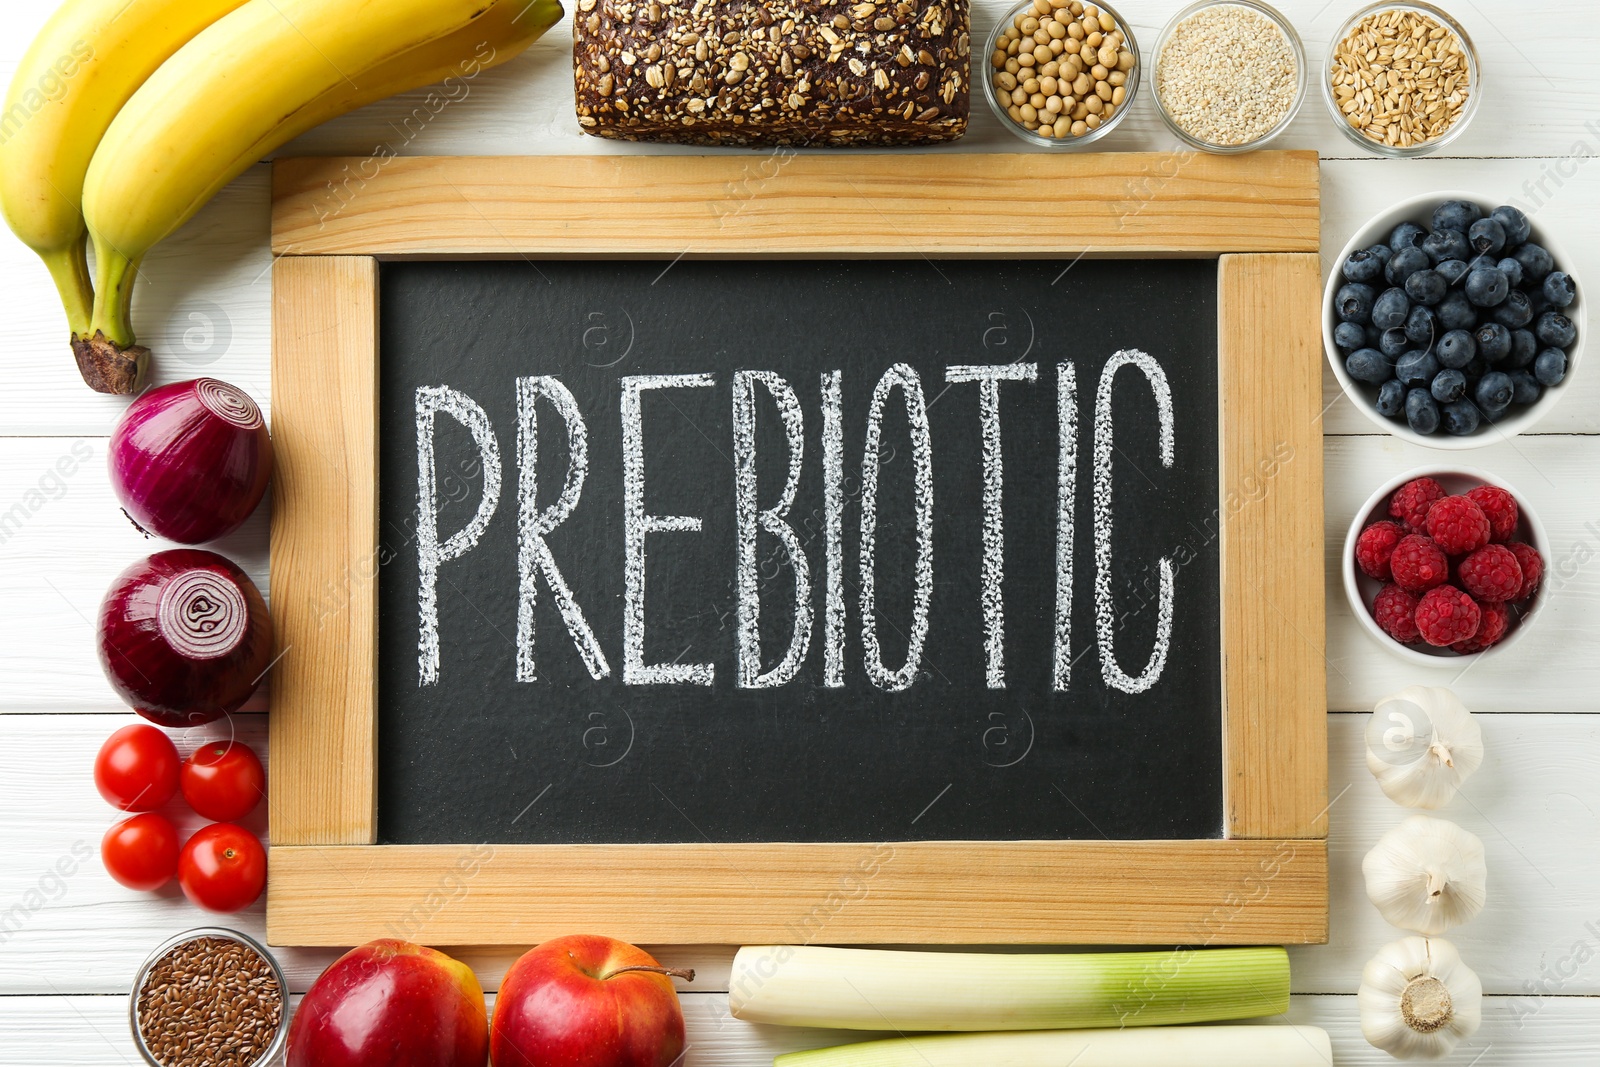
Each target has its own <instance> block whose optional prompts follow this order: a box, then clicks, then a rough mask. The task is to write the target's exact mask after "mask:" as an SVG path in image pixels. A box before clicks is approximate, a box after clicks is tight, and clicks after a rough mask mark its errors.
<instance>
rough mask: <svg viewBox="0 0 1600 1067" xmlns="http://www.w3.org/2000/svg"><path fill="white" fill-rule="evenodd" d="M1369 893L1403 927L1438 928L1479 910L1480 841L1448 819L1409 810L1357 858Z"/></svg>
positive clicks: (1482, 882) (1483, 871) (1484, 886)
mask: <svg viewBox="0 0 1600 1067" xmlns="http://www.w3.org/2000/svg"><path fill="white" fill-rule="evenodd" d="M1361 871H1362V873H1363V874H1365V875H1366V876H1367V897H1368V899H1370V900H1371V901H1372V903H1373V905H1374V906H1376V907H1377V909H1378V911H1380V912H1382V913H1383V917H1384V918H1385V919H1387V920H1388V921H1389V922H1391V923H1393V924H1394V925H1395V926H1398V927H1400V928H1401V929H1402V930H1414V931H1416V932H1417V933H1419V934H1442V933H1444V932H1445V931H1446V930H1448V929H1450V928H1451V927H1452V926H1456V925H1458V924H1460V923H1464V922H1466V921H1467V920H1468V919H1470V918H1472V917H1473V916H1474V915H1477V914H1478V912H1480V911H1482V910H1483V902H1484V899H1485V897H1486V896H1487V893H1488V881H1489V871H1488V868H1487V867H1486V866H1485V864H1484V862H1483V842H1482V841H1479V840H1478V837H1477V835H1476V834H1473V833H1470V832H1468V831H1466V830H1463V829H1462V828H1461V827H1459V826H1457V825H1456V824H1455V823H1453V822H1450V821H1449V820H1447V819H1432V818H1429V817H1428V816H1426V815H1413V816H1411V817H1410V818H1409V819H1407V820H1406V821H1405V822H1403V823H1401V824H1400V825H1399V826H1396V827H1395V828H1394V829H1393V830H1390V831H1389V832H1388V833H1386V834H1384V835H1383V837H1381V838H1380V839H1379V840H1378V843H1377V844H1376V845H1374V846H1373V848H1372V851H1371V852H1368V853H1367V858H1366V859H1364V860H1362V861H1361Z"/></svg>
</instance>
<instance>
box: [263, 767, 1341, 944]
mask: <svg viewBox="0 0 1600 1067" xmlns="http://www.w3.org/2000/svg"><path fill="white" fill-rule="evenodd" d="M280 758H281V756H280ZM1327 860H1328V856H1327V847H1326V844H1325V842H1322V841H1170V842H1168V841H1133V842H1127V841H1119V842H1107V841H1022V842H981V841H920V842H895V843H870V842H868V843H855V844H798V843H792V842H790V843H778V844H765V843H762V844H724V845H716V844H669V845H487V844H482V845H470V844H468V845H383V846H380V847H377V848H360V847H357V848H340V847H297V848H274V849H273V851H272V892H271V895H270V896H269V898H268V900H267V937H268V939H269V941H270V942H271V943H273V944H291V945H312V946H315V945H343V944H350V943H351V942H359V941H365V940H367V939H368V938H373V937H394V936H406V937H409V938H411V939H412V940H416V941H421V942H424V943H426V944H433V945H458V944H465V945H492V944H525V943H527V944H531V943H536V942H539V941H543V940H545V939H546V938H549V937H553V936H556V935H558V934H561V933H566V932H571V931H573V930H587V931H591V932H594V933H603V934H609V935H610V936H612V937H617V938H621V939H623V940H625V941H633V942H643V943H650V944H660V943H683V944H696V943H739V942H746V943H750V942H755V943H762V942H769V943H770V942H787V941H817V942H823V943H830V944H860V943H870V942H901V943H907V944H912V943H926V944H975V943H996V944H999V943H1014V944H1022V943H1080V944H1130V945H1132V944H1175V943H1185V944H1218V945H1221V944H1251V943H1254V944H1262V943H1265V944H1286V943H1306V942H1320V941H1324V940H1326V939H1327V931H1328V928H1327V908H1328V866H1327Z"/></svg>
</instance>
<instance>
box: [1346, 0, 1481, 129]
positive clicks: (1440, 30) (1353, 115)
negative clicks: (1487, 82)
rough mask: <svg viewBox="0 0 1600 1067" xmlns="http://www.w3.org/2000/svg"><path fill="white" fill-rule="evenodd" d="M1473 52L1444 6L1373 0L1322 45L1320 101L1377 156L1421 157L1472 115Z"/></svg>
mask: <svg viewBox="0 0 1600 1067" xmlns="http://www.w3.org/2000/svg"><path fill="white" fill-rule="evenodd" d="M1480 88H1481V87H1480V85H1479V81H1478V53H1477V51H1476V50H1475V49H1474V48H1473V47H1472V39H1471V38H1470V37H1468V36H1467V31H1466V30H1464V29H1462V28H1461V24H1460V23H1458V22H1456V21H1455V19H1453V18H1451V17H1450V16H1449V15H1447V14H1446V13H1445V12H1443V11H1441V10H1440V9H1439V8H1437V7H1434V6H1433V5H1432V4H1428V3H1423V2H1422V0H1413V2H1411V3H1382V2H1380V3H1375V4H1370V5H1368V6H1366V7H1363V8H1362V9H1361V10H1359V11H1357V12H1356V13H1355V14H1353V15H1351V16H1350V17H1349V18H1348V19H1346V20H1345V22H1344V25H1342V26H1340V27H1339V28H1338V30H1336V31H1335V32H1334V34H1333V40H1332V41H1331V42H1330V43H1329V45H1328V59H1327V63H1326V64H1325V65H1324V67H1323V73H1322V102H1323V103H1324V104H1326V105H1327V108H1328V114H1329V115H1331V116H1332V117H1333V122H1334V125H1336V126H1338V127H1339V130H1340V132H1341V133H1343V134H1344V135H1345V136H1346V137H1348V138H1349V139H1350V140H1351V141H1352V142H1354V143H1355V144H1358V145H1360V146H1361V147H1362V148H1364V149H1366V150H1367V151H1369V152H1376V153H1377V154H1378V155H1382V156H1392V157H1400V158H1404V157H1409V156H1423V155H1427V154H1428V153H1429V152H1436V151H1438V150H1439V149H1440V148H1443V147H1444V146H1445V145H1447V144H1449V143H1450V142H1451V141H1454V140H1455V139H1456V138H1457V137H1459V136H1461V134H1462V133H1463V132H1464V131H1465V130H1466V128H1467V126H1468V125H1469V124H1471V122H1472V116H1473V114H1474V113H1475V112H1476V111H1477V109H1478V97H1479V95H1480Z"/></svg>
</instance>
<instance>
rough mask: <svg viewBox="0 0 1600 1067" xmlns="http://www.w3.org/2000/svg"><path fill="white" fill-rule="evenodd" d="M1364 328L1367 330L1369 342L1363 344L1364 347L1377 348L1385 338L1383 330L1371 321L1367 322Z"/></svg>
mask: <svg viewBox="0 0 1600 1067" xmlns="http://www.w3.org/2000/svg"><path fill="white" fill-rule="evenodd" d="M1362 329H1363V330H1365V331H1366V332H1367V343H1366V344H1364V345H1362V346H1361V347H1362V348H1377V347H1378V342H1379V341H1381V340H1383V331H1382V330H1380V329H1378V328H1377V327H1376V326H1374V325H1372V323H1370V322H1369V323H1367V324H1366V325H1365V326H1363V327H1362Z"/></svg>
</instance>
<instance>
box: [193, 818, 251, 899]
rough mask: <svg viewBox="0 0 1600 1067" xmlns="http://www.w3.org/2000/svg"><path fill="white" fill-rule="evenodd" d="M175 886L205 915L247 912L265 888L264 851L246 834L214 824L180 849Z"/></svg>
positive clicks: (238, 829)
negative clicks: (240, 910)
mask: <svg viewBox="0 0 1600 1067" xmlns="http://www.w3.org/2000/svg"><path fill="white" fill-rule="evenodd" d="M178 884H179V885H181V886H182V887H183V895H184V896H186V897H188V898H189V900H190V901H191V902H192V903H195V904H198V905H200V906H201V907H202V908H206V909H207V910H209V911H238V910H239V909H241V908H248V907H249V906H250V905H251V904H254V903H255V901H256V898H257V897H259V896H260V895H261V890H262V889H263V888H264V887H265V886H266V884H267V851H266V849H264V848H262V847H261V842H260V841H258V840H256V835H255V834H252V833H250V832H249V831H248V830H245V829H243V828H241V827H238V826H235V825H234V824H233V823H231V822H214V823H212V824H211V825H210V826H207V827H205V828H204V829H202V830H200V831H199V832H198V833H196V834H195V835H194V836H193V837H191V838H189V843H188V844H186V845H184V846H183V852H182V854H181V855H179V856H178Z"/></svg>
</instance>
